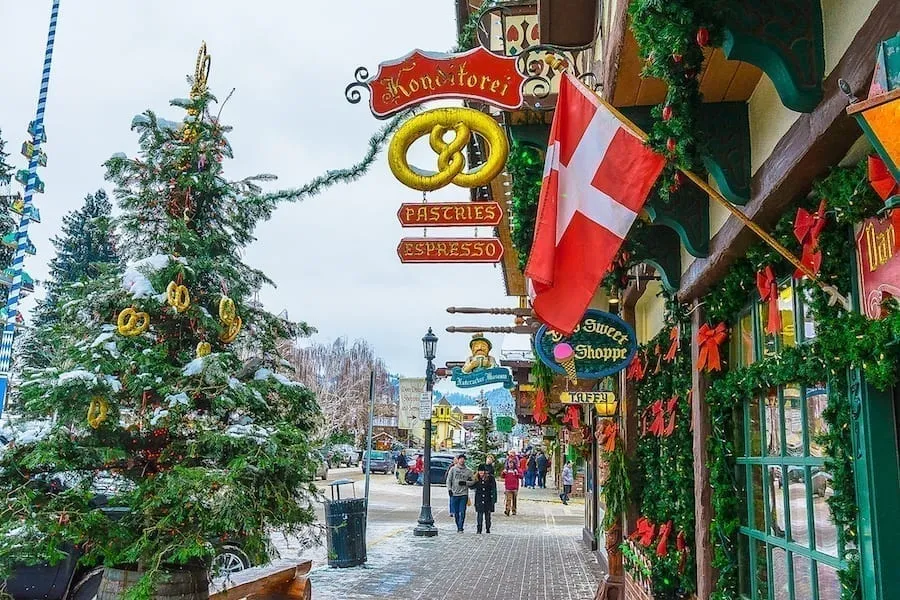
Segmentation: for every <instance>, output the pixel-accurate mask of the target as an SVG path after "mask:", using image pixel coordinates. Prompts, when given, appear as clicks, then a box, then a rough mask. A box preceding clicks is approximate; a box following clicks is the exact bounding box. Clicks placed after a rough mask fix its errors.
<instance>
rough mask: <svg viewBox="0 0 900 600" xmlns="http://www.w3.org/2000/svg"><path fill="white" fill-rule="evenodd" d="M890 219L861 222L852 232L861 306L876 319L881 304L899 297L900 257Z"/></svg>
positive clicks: (879, 316)
mask: <svg viewBox="0 0 900 600" xmlns="http://www.w3.org/2000/svg"><path fill="white" fill-rule="evenodd" d="M896 248H897V232H896V231H895V229H894V221H893V219H892V218H886V219H878V218H871V219H866V220H865V221H863V222H862V223H861V224H860V225H859V226H858V229H857V232H856V269H857V271H858V272H859V291H860V296H861V300H862V309H863V312H864V313H865V315H866V316H867V317H869V318H870V319H880V318H882V317H883V316H884V315H883V314H882V310H881V307H882V303H883V302H884V301H885V300H886V299H887V298H888V297H889V296H893V297H895V298H900V256H898V253H897V252H896Z"/></svg>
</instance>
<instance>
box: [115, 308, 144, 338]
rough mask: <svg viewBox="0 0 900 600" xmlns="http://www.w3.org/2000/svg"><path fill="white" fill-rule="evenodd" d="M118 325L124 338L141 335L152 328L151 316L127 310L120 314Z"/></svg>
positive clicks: (130, 309)
mask: <svg viewBox="0 0 900 600" xmlns="http://www.w3.org/2000/svg"><path fill="white" fill-rule="evenodd" d="M116 325H117V327H118V330H119V333H120V334H122V335H124V336H127V337H132V336H135V335H140V334H142V333H144V332H145V331H147V330H148V329H149V328H150V315H148V314H147V313H145V312H138V311H136V310H135V309H133V308H126V309H125V310H123V311H122V312H120V313H119V318H118V320H117V321H116Z"/></svg>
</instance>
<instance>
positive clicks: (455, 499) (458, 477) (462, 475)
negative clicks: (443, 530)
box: [447, 454, 475, 533]
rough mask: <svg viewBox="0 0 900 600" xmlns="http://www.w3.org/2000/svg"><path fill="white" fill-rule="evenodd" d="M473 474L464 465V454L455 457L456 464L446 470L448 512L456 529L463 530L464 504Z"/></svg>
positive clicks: (464, 522)
mask: <svg viewBox="0 0 900 600" xmlns="http://www.w3.org/2000/svg"><path fill="white" fill-rule="evenodd" d="M474 481H475V474H474V473H472V471H471V469H469V467H467V466H466V455H465V454H460V455H459V456H457V457H456V464H455V465H453V466H452V467H450V470H449V471H447V493H448V494H449V495H450V514H452V515H453V518H454V519H455V520H456V531H458V532H459V533H462V532H463V527H464V526H465V524H466V505H467V504H468V501H469V483H471V482H474Z"/></svg>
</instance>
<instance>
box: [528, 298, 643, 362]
mask: <svg viewBox="0 0 900 600" xmlns="http://www.w3.org/2000/svg"><path fill="white" fill-rule="evenodd" d="M534 345H535V350H536V353H537V356H538V358H539V359H540V360H541V362H543V363H544V364H545V365H547V366H548V367H550V369H551V370H552V371H554V372H555V373H558V374H560V375H569V376H570V378H571V372H572V371H574V373H575V375H576V377H577V378H578V379H600V378H602V377H606V376H608V375H612V374H613V373H618V372H619V371H621V370H623V369H624V368H625V367H627V366H628V363H630V362H631V359H632V358H633V357H634V354H635V352H637V336H636V335H635V333H634V330H633V329H632V328H631V326H629V325H628V323H626V322H625V321H623V320H622V319H620V318H619V317H617V316H615V315H613V314H610V313H607V312H603V311H600V310H594V309H590V310H588V311H587V312H586V313H585V314H584V317H582V319H581V321H580V322H579V323H578V325H577V326H576V327H575V330H574V331H573V332H572V335H565V334H562V333H560V332H558V331H556V330H554V329H550V328H549V327H547V326H546V325H544V326H543V327H541V328H540V329H538V331H537V334H536V335H535V344H534ZM557 346H560V347H561V348H562V350H564V351H559V350H558V349H557Z"/></svg>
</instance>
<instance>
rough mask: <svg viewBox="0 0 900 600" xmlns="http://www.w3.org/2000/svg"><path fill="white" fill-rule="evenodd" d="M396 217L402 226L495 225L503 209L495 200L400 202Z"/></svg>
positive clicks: (498, 221) (501, 215) (498, 222)
mask: <svg viewBox="0 0 900 600" xmlns="http://www.w3.org/2000/svg"><path fill="white" fill-rule="evenodd" d="M397 218H398V219H400V224H401V225H403V226H404V227H466V226H473V225H474V226H479V225H486V226H489V227H496V226H497V225H499V224H500V219H501V218H503V209H502V208H500V204H498V203H497V202H444V203H439V202H429V203H427V204H425V203H418V204H401V205H400V210H399V211H397Z"/></svg>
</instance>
